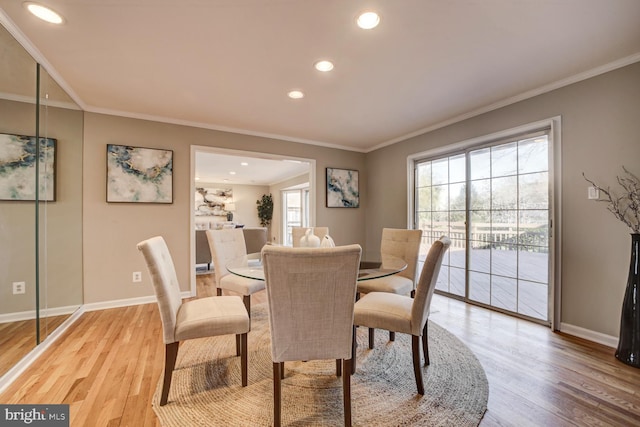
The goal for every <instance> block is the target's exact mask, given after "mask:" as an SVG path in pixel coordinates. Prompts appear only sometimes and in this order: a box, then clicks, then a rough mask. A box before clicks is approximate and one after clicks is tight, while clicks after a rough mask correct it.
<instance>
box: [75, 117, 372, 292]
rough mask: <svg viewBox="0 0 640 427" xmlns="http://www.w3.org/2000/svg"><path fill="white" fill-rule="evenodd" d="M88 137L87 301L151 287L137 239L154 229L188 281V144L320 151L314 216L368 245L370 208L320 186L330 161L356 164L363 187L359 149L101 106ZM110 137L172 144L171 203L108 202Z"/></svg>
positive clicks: (89, 121)
mask: <svg viewBox="0 0 640 427" xmlns="http://www.w3.org/2000/svg"><path fill="white" fill-rule="evenodd" d="M84 144H85V147H84V165H85V167H84V179H83V181H84V188H83V189H84V267H85V271H84V291H85V299H84V302H85V304H91V303H99V302H109V301H113V300H118V299H129V298H136V297H146V296H150V295H153V290H152V287H151V282H150V280H149V275H148V273H147V271H146V267H145V265H144V262H143V260H142V257H141V255H140V254H139V253H138V251H137V249H136V243H138V242H139V241H141V240H143V239H146V238H148V237H151V236H155V235H162V236H164V237H165V239H166V240H167V243H168V245H169V248H170V250H171V252H172V256H173V258H174V262H175V264H176V271H177V275H178V280H179V281H180V283H181V288H182V290H184V291H186V290H188V289H189V287H190V284H189V277H190V266H189V254H190V247H189V245H190V237H189V236H190V234H191V233H190V218H191V214H192V211H193V195H192V194H191V190H190V188H191V179H192V177H190V176H189V175H190V147H191V145H198V146H211V147H219V148H228V149H234V150H245V151H254V152H265V153H270V154H279V155H289V156H294V157H299V158H300V157H301V158H312V159H315V160H316V185H317V186H318V188H319V190H318V191H317V194H316V206H317V212H316V222H317V223H318V224H327V225H328V226H329V227H331V229H332V234H336V235H340V239H341V240H342V241H344V242H349V243H359V244H361V245H363V246H364V241H365V236H364V219H365V210H364V209H363V208H359V209H327V208H325V194H324V191H322V189H324V185H325V184H324V180H325V178H324V174H325V168H326V167H344V168H350V169H359V170H360V171H361V174H360V180H361V184H360V185H361V188H362V186H363V182H366V174H364V173H363V171H364V162H365V155H364V154H362V153H355V152H351V151H345V150H337V149H332V148H325V147H318V146H312V145H307V144H298V143H293V142H288V141H280V140H274V139H268V138H260V137H254V136H248V135H239V134H233V133H227V132H219V131H213V130H207V129H200V128H193V127H186V126H179V125H172V124H166V123H158V122H151V121H145V120H137V119H129V118H122V117H116V116H108V115H103V114H96V113H85V132H84ZM107 144H123V145H133V146H139V147H150V148H163V149H171V150H174V163H173V164H174V176H173V193H174V203H173V204H171V205H153V204H129V203H117V204H116V203H106V202H105V193H106V181H105V176H106V145H107ZM365 196H366V195H361V200H362V199H366V197H365ZM254 203H255V202H254ZM333 230H335V232H334V231H333ZM133 271H142V272H143V281H142V283H135V284H134V283H132V280H131V273H132V272H133Z"/></svg>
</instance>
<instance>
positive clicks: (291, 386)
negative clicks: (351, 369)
mask: <svg viewBox="0 0 640 427" xmlns="http://www.w3.org/2000/svg"><path fill="white" fill-rule="evenodd" d="M251 314H252V321H251V332H250V333H249V338H248V343H249V385H248V386H247V387H242V386H241V377H240V358H239V357H236V356H235V338H234V337H233V336H231V335H229V336H222V337H213V338H202V339H197V340H189V341H185V342H184V343H182V344H181V345H180V350H179V352H178V360H177V363H176V368H175V370H174V373H173V381H172V383H171V389H170V391H169V401H168V403H167V404H166V405H165V406H160V405H159V403H158V402H159V396H160V388H161V383H159V384H158V386H157V387H156V392H155V394H154V397H153V409H154V410H155V412H156V414H157V415H158V418H159V420H160V423H161V424H162V426H165V427H192V426H239V427H247V426H270V425H273V378H272V375H273V374H272V372H273V371H272V361H271V347H270V334H269V325H268V317H267V316H268V314H267V307H266V304H258V305H255V306H253V307H252V310H251ZM309 332H310V333H312V331H309ZM367 337H368V335H367V329H366V328H358V329H357V337H356V340H357V343H358V348H357V370H356V373H355V375H353V376H352V377H351V405H352V420H353V425H355V426H384V427H387V426H477V425H478V423H479V422H480V420H481V419H482V417H483V415H484V412H485V411H486V409H487V399H488V394H489V385H488V383H487V378H486V376H485V373H484V370H483V368H482V366H481V365H480V363H479V362H478V360H477V359H476V357H475V356H474V355H473V353H471V351H470V350H469V349H468V348H467V346H465V345H464V344H463V343H462V342H461V341H460V340H458V339H457V338H456V337H454V336H453V335H452V334H451V333H449V332H447V331H446V330H445V329H443V328H441V327H439V326H438V325H436V324H435V323H433V322H430V323H429V356H430V362H431V363H430V365H429V366H426V367H424V366H423V368H422V370H423V380H424V386H425V395H424V396H420V395H418V394H417V389H416V384H415V377H414V374H413V364H412V356H411V354H412V353H411V337H410V336H408V335H405V334H396V340H395V341H394V342H389V334H388V333H387V332H386V331H376V342H375V348H374V349H373V350H369V347H368V338H367ZM335 374H336V372H335V361H334V360H328V361H308V362H287V363H285V375H286V376H285V379H284V380H283V381H282V424H283V425H285V426H338V425H343V422H344V418H343V417H344V413H343V404H342V379H341V378H339V377H336V375H335Z"/></svg>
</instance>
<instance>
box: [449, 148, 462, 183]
mask: <svg viewBox="0 0 640 427" xmlns="http://www.w3.org/2000/svg"><path fill="white" fill-rule="evenodd" d="M465 176H466V160H465V155H464V154H460V155H458V156H453V157H449V182H450V183H452V184H453V183H456V182H465Z"/></svg>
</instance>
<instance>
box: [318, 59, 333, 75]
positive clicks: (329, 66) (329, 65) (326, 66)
mask: <svg viewBox="0 0 640 427" xmlns="http://www.w3.org/2000/svg"><path fill="white" fill-rule="evenodd" d="M313 66H314V67H316V70H318V71H322V72H323V73H326V72H327V71H331V70H333V62H331V61H327V60H322V61H318V62H316V63H315V64H313Z"/></svg>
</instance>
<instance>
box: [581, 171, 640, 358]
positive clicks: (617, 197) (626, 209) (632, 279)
mask: <svg viewBox="0 0 640 427" xmlns="http://www.w3.org/2000/svg"><path fill="white" fill-rule="evenodd" d="M622 170H623V171H624V174H623V175H621V176H617V177H616V178H617V181H618V185H619V186H620V187H621V188H622V189H621V191H619V192H618V193H615V192H614V191H613V190H611V189H610V188H609V187H607V188H606V189H605V188H603V187H601V186H599V185H598V184H596V183H595V182H593V181H592V180H590V179H589V178H587V177H586V176H585V174H584V173H583V174H582V176H583V177H584V179H586V180H587V182H589V183H590V184H591V185H592V186H593V187H595V188H596V189H597V190H598V191H599V194H598V198H597V199H596V200H597V201H600V202H605V203H607V209H608V210H609V211H610V212H611V213H612V214H613V215H614V216H615V217H616V218H618V219H619V220H620V221H622V222H624V223H625V224H626V225H627V226H628V227H629V228H630V229H631V262H630V265H629V277H628V279H627V288H626V290H625V294H624V299H623V301H622V314H621V316H620V339H619V341H618V348H617V349H616V359H618V360H620V361H621V362H624V363H626V364H627V365H631V366H634V367H636V368H640V265H639V263H640V179H638V177H637V176H636V175H634V174H632V173H631V172H629V171H628V170H627V169H626V168H625V167H624V166H623V167H622Z"/></svg>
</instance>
